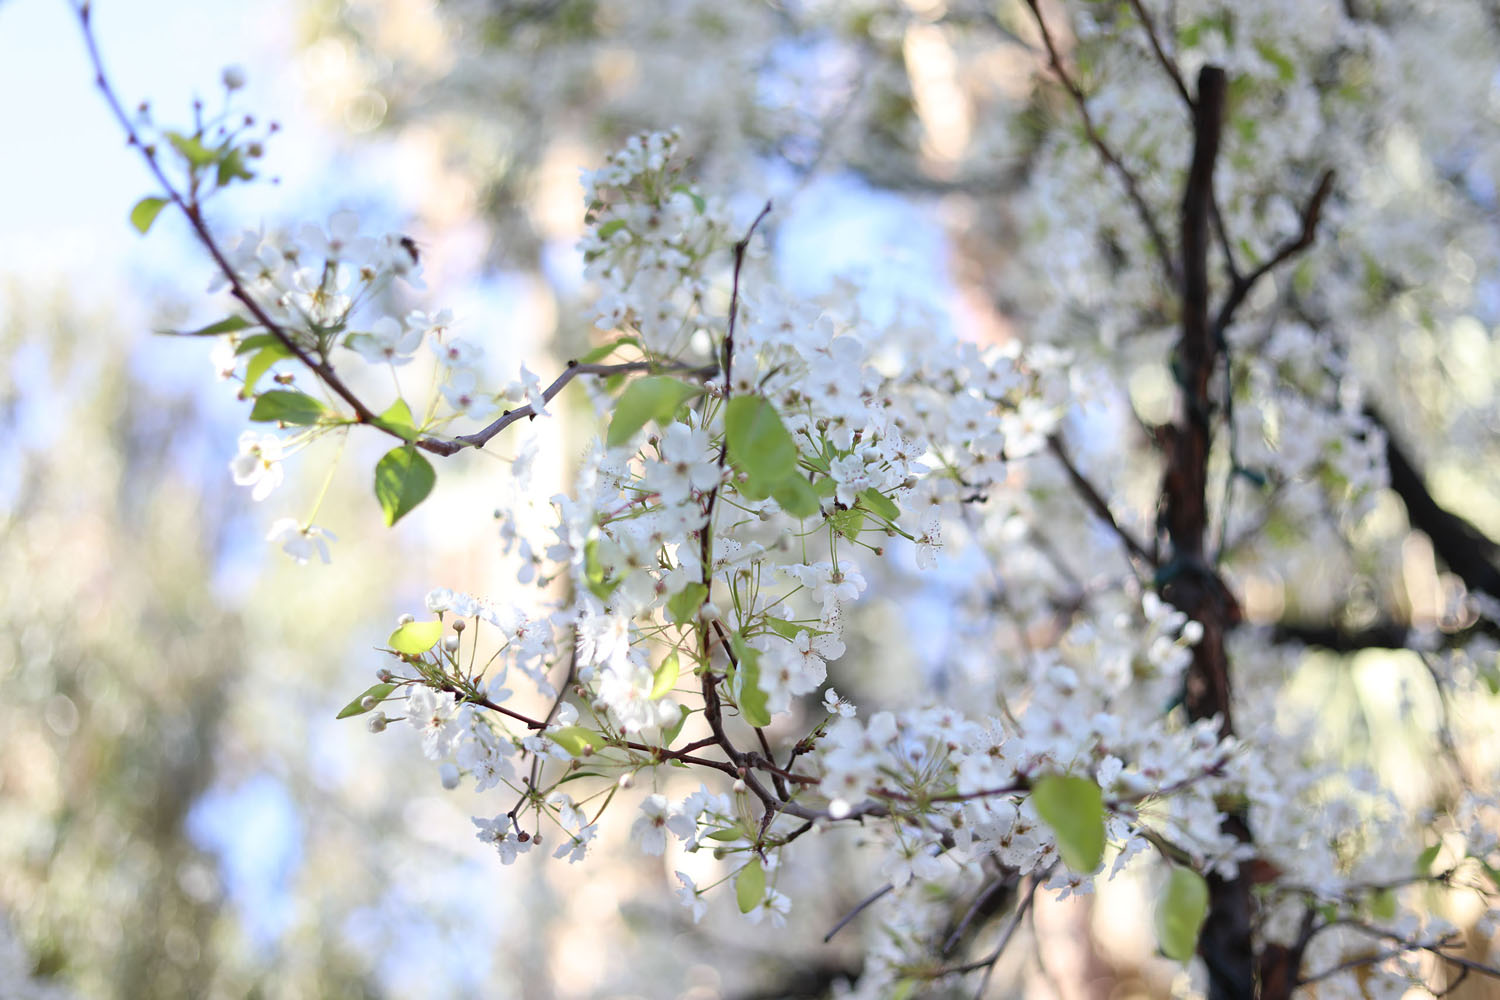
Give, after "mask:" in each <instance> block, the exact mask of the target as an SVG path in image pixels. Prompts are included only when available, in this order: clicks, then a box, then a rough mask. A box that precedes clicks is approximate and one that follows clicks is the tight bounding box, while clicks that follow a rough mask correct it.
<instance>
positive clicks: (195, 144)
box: [166, 132, 219, 167]
mask: <svg viewBox="0 0 1500 1000" xmlns="http://www.w3.org/2000/svg"><path fill="white" fill-rule="evenodd" d="M166 135H167V141H168V142H169V143H171V144H172V148H173V149H175V150H177V152H178V153H179V154H181V156H182V158H183V159H184V160H187V161H188V163H189V164H191V165H192V166H194V167H206V166H208V165H209V164H210V163H212V162H214V161H215V160H217V159H218V158H219V154H218V153H215V152H214V151H213V150H211V149H209V148H208V147H207V146H205V145H203V143H202V142H200V141H199V140H198V138H197V137H196V136H190V135H183V134H182V133H181V132H168V133H167V134H166Z"/></svg>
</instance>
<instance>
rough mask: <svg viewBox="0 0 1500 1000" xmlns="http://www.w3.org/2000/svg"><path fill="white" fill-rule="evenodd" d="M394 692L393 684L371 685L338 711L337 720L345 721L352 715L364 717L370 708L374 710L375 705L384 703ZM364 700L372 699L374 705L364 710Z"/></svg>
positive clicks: (394, 686)
mask: <svg viewBox="0 0 1500 1000" xmlns="http://www.w3.org/2000/svg"><path fill="white" fill-rule="evenodd" d="M394 690H396V685H394V684H375V685H372V686H371V687H368V688H366V689H365V690H364V691H363V692H362V693H361V694H360V696H359V697H358V698H355V699H354V700H353V701H351V702H350V703H349V704H347V705H345V706H344V707H343V708H342V709H341V710H340V711H339V714H338V716H337V718H340V719H347V718H349V717H350V716H353V715H364V714H365V713H366V712H368V711H370V708H374V707H375V705H378V704H380V703H381V702H382V701H385V700H386V698H388V697H390V694H391V692H392V691H394ZM366 698H374V699H375V705H371V706H370V708H366V707H365V706H364V700H365V699H366Z"/></svg>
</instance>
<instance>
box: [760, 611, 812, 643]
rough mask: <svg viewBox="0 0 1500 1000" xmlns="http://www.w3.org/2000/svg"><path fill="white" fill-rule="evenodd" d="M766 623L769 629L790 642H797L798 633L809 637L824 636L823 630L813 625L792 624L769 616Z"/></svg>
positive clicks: (783, 619)
mask: <svg viewBox="0 0 1500 1000" xmlns="http://www.w3.org/2000/svg"><path fill="white" fill-rule="evenodd" d="M764 621H765V623H766V627H767V628H769V629H770V630H771V631H772V632H775V633H776V634H777V635H779V636H781V637H782V638H783V639H785V640H787V641H788V642H795V641H796V640H797V633H798V632H806V633H807V634H808V635H822V634H823V632H824V630H823V629H820V628H816V627H814V626H812V625H799V624H798V623H797V622H790V621H787V620H786V619H785V618H772V617H770V616H769V615H768V616H767V617H766V618H765V619H764Z"/></svg>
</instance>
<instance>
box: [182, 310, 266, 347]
mask: <svg viewBox="0 0 1500 1000" xmlns="http://www.w3.org/2000/svg"><path fill="white" fill-rule="evenodd" d="M256 325H258V324H256V323H252V322H250V321H249V320H248V319H246V318H245V317H243V316H226V317H224V318H223V319H221V320H219V321H218V322H217V323H210V324H208V325H207V326H203V327H199V328H198V329H196V330H193V331H191V332H189V333H185V334H183V336H184V337H216V336H218V335H219V334H221V333H238V332H239V331H241V330H244V329H247V328H249V327H252V326H256ZM262 336H265V337H270V338H271V340H272V341H274V342H276V343H278V344H279V343H281V341H280V340H278V339H277V338H276V337H275V336H274V335H272V334H269V333H267V334H262ZM244 346H245V345H244V344H241V345H240V347H239V348H237V349H236V350H235V352H234V353H236V354H241V353H243V350H244Z"/></svg>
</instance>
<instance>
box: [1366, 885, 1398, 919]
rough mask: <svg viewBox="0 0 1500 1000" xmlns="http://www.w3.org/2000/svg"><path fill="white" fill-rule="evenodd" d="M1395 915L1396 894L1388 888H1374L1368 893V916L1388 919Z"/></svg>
mask: <svg viewBox="0 0 1500 1000" xmlns="http://www.w3.org/2000/svg"><path fill="white" fill-rule="evenodd" d="M1395 915H1396V894H1395V892H1393V891H1392V890H1390V889H1376V890H1375V891H1374V892H1373V893H1371V894H1370V916H1372V917H1374V918H1375V919H1377V920H1390V919H1391V918H1392V917H1394V916H1395Z"/></svg>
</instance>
